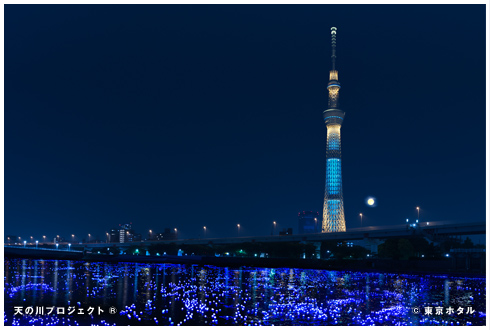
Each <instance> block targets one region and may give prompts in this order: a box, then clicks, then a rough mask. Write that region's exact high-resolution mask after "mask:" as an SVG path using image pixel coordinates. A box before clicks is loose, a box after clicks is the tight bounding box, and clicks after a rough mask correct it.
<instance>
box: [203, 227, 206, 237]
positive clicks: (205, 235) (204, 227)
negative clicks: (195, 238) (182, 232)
mask: <svg viewBox="0 0 490 330" xmlns="http://www.w3.org/2000/svg"><path fill="white" fill-rule="evenodd" d="M203 229H204V237H206V226H204V227H203Z"/></svg>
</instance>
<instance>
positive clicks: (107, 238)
mask: <svg viewBox="0 0 490 330" xmlns="http://www.w3.org/2000/svg"><path fill="white" fill-rule="evenodd" d="M105 237H106V242H107V243H109V233H105Z"/></svg>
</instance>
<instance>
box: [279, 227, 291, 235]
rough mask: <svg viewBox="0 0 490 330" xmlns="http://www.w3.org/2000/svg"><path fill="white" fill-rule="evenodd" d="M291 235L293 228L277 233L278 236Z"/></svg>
mask: <svg viewBox="0 0 490 330" xmlns="http://www.w3.org/2000/svg"><path fill="white" fill-rule="evenodd" d="M292 234H293V228H288V229H283V230H281V231H280V232H279V236H286V235H292Z"/></svg>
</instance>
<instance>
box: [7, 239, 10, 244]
mask: <svg viewBox="0 0 490 330" xmlns="http://www.w3.org/2000/svg"><path fill="white" fill-rule="evenodd" d="M7 239H8V241H9V242H8V245H10V237H7Z"/></svg>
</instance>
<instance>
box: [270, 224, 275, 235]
mask: <svg viewBox="0 0 490 330" xmlns="http://www.w3.org/2000/svg"><path fill="white" fill-rule="evenodd" d="M275 231H276V222H275V221H272V232H271V236H273V235H274V232H275Z"/></svg>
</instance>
